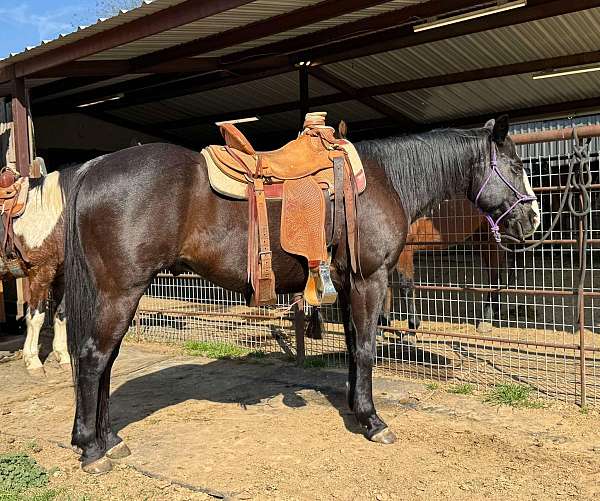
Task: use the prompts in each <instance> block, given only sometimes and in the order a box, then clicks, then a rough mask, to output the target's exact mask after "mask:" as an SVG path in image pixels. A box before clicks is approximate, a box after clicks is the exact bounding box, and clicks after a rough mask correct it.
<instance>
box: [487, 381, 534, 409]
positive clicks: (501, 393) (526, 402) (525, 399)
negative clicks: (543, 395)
mask: <svg viewBox="0 0 600 501" xmlns="http://www.w3.org/2000/svg"><path fill="white" fill-rule="evenodd" d="M484 401H485V402H487V403H489V404H492V405H509V406H511V407H526V408H530V409H539V408H541V407H543V404H542V403H541V402H539V401H537V400H533V399H532V398H531V388H530V387H529V386H525V385H522V384H512V383H511V384H499V385H497V386H496V387H495V388H493V389H492V390H491V391H490V392H489V393H488V394H487V396H486V397H485V399H484Z"/></svg>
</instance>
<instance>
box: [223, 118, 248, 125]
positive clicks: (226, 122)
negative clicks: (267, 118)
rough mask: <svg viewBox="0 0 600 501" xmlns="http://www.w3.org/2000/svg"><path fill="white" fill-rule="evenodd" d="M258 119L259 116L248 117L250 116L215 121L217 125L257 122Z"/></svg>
mask: <svg viewBox="0 0 600 501" xmlns="http://www.w3.org/2000/svg"><path fill="white" fill-rule="evenodd" d="M256 121H258V117H248V118H238V119H236V120H223V121H222V122H215V125H223V124H243V123H246V122H256Z"/></svg>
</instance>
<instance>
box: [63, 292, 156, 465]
mask: <svg viewBox="0 0 600 501" xmlns="http://www.w3.org/2000/svg"><path fill="white" fill-rule="evenodd" d="M145 289H146V287H143V288H142V289H141V290H135V291H129V292H128V293H127V294H125V295H110V296H109V295H106V294H99V296H98V302H97V304H98V305H99V306H98V310H97V322H96V329H95V331H96V335H95V336H94V338H90V339H88V340H87V341H86V342H85V344H84V346H82V347H81V352H80V353H79V358H78V364H77V365H78V370H77V395H76V396H77V410H76V413H75V422H74V425H73V439H72V444H73V445H74V446H77V447H79V448H80V449H81V450H82V458H81V459H82V468H83V470H84V471H85V472H86V473H93V474H102V473H106V472H107V471H109V470H110V469H111V468H112V463H111V458H112V459H117V458H120V457H125V455H128V452H129V449H127V448H126V446H125V445H124V444H123V445H121V444H122V441H121V439H120V438H119V437H118V436H117V435H116V434H115V433H114V432H113V431H112V429H111V427H110V415H109V401H110V400H109V399H110V374H111V370H112V365H113V363H114V361H115V359H116V358H117V355H118V353H119V346H120V344H121V341H122V340H123V337H124V336H125V333H126V332H127V329H128V328H129V324H130V323H131V320H132V319H133V316H134V314H135V308H136V306H137V304H138V302H139V299H140V297H141V295H142V294H143V292H144V290H145Z"/></svg>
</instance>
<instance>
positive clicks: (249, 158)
mask: <svg viewBox="0 0 600 501" xmlns="http://www.w3.org/2000/svg"><path fill="white" fill-rule="evenodd" d="M325 117H326V113H324V112H319V113H308V114H307V115H306V119H305V121H304V126H303V131H302V132H301V133H300V135H299V136H298V138H297V139H295V140H293V141H291V142H289V143H287V144H286V145H284V146H283V147H282V148H280V149H278V150H274V151H266V152H257V151H255V149H254V148H253V147H252V144H251V143H250V142H249V141H248V139H246V137H245V136H244V135H243V134H242V133H241V132H240V131H239V130H238V129H237V128H236V127H235V125H233V124H232V123H222V124H220V129H221V133H222V135H223V137H224V139H225V145H224V146H209V147H207V148H205V149H204V150H202V155H203V156H204V158H205V160H206V163H207V166H208V174H209V179H210V183H211V186H212V187H213V189H214V190H215V191H216V192H218V193H220V194H222V195H226V196H229V197H233V198H237V199H241V200H248V211H249V228H248V230H249V235H248V283H249V284H250V285H251V286H252V289H253V294H252V297H251V298H250V300H249V303H250V304H252V305H262V304H273V303H275V302H276V294H275V275H274V273H273V268H272V261H271V242H270V235H269V220H268V215H267V200H275V201H281V221H280V239H281V247H282V248H283V249H284V250H285V251H286V252H289V253H291V254H296V255H300V256H304V257H305V258H306V259H307V260H308V270H309V273H308V280H307V283H306V287H305V290H304V298H305V300H306V301H307V302H308V303H309V304H311V305H313V306H320V305H322V304H331V303H333V302H334V301H335V300H336V298H337V294H336V291H335V288H334V287H333V283H332V281H331V277H330V273H329V267H330V262H331V250H332V249H334V248H335V247H336V246H337V245H339V244H340V242H341V238H342V233H343V229H344V226H345V227H346V235H347V237H346V240H347V243H348V251H349V257H350V263H351V266H352V270H353V271H354V272H356V271H357V267H358V266H357V260H358V227H357V201H358V195H359V194H360V193H362V192H363V191H364V189H365V187H366V178H365V174H364V171H363V168H362V164H361V162H360V159H359V157H358V154H357V153H356V150H355V149H354V147H353V146H352V144H351V143H349V142H348V141H346V140H340V139H336V138H335V136H334V130H333V128H332V127H327V126H326V125H325ZM328 216H329V218H328ZM326 219H328V222H326ZM328 230H329V231H328Z"/></svg>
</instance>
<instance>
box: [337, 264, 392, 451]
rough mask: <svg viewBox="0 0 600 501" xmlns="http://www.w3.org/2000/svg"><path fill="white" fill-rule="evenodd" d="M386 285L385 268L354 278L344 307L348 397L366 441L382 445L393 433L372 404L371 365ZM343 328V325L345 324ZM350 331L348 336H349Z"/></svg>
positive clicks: (387, 442)
mask: <svg viewBox="0 0 600 501" xmlns="http://www.w3.org/2000/svg"><path fill="white" fill-rule="evenodd" d="M387 285H388V270H387V269H385V268H384V267H382V268H380V269H379V270H378V271H377V272H375V273H373V274H372V275H371V276H369V277H368V278H366V279H361V280H358V279H357V280H356V282H355V284H354V287H352V289H351V291H350V310H349V311H348V310H347V309H346V308H345V310H347V311H346V315H348V317H349V318H348V321H347V322H346V321H345V322H344V323H345V324H346V323H348V324H349V326H350V327H351V329H350V332H349V333H347V340H348V337H349V338H350V341H351V342H350V343H348V350H349V352H350V360H351V362H350V371H349V381H348V385H349V388H348V400H349V404H350V407H351V409H352V410H353V411H354V414H355V416H356V419H357V420H358V422H359V423H360V424H361V425H362V426H363V427H364V428H365V430H366V435H367V438H369V440H372V441H373V442H379V443H382V444H391V443H393V442H395V440H396V437H395V435H394V434H393V433H392V432H391V431H390V430H389V429H388V426H387V424H385V422H384V421H383V420H382V419H381V418H380V417H379V416H378V415H377V412H376V410H375V404H374V403H373V364H374V355H375V342H376V341H375V337H376V333H377V319H378V316H379V312H380V311H381V307H382V305H383V301H384V297H385V293H386V288H387ZM345 327H346V325H345ZM345 330H347V329H345ZM348 334H349V335H348Z"/></svg>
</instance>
